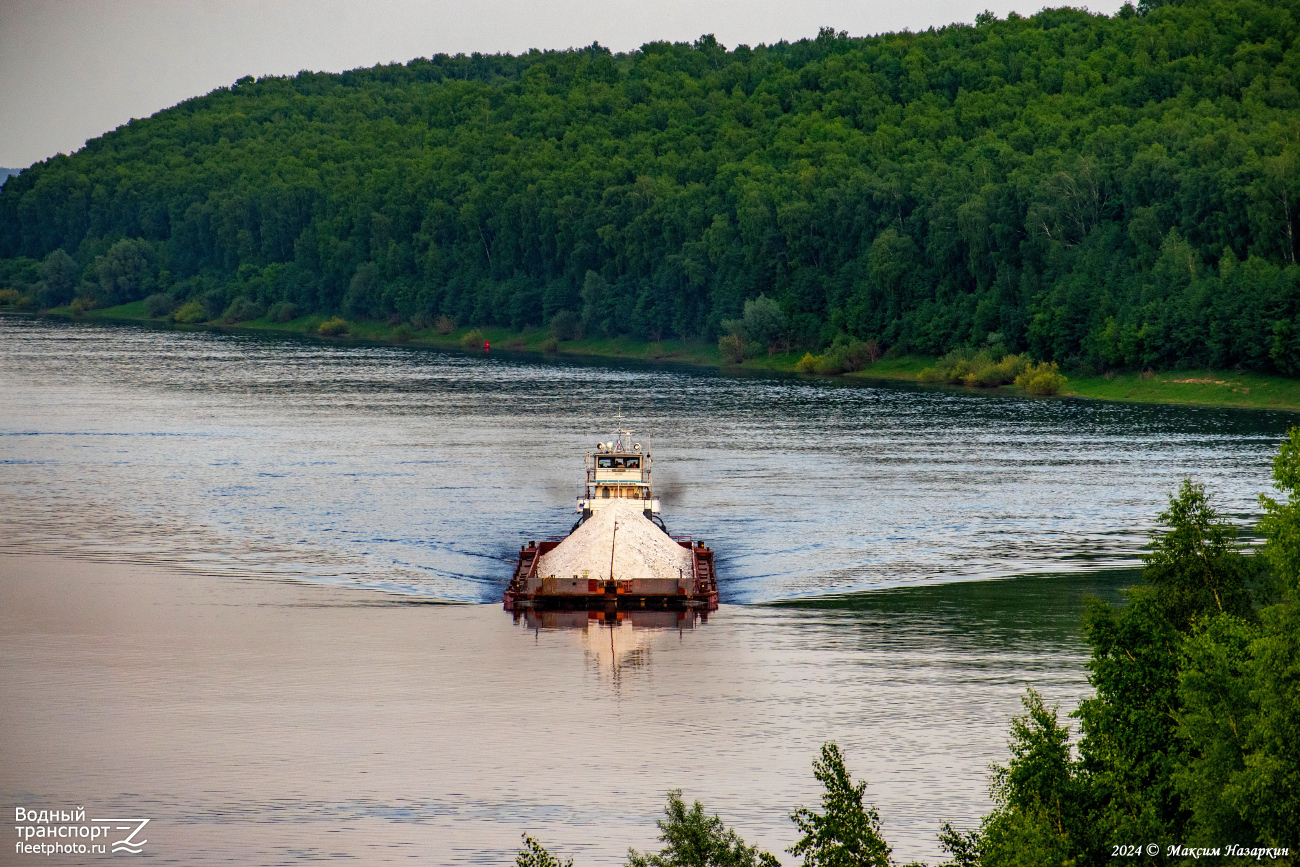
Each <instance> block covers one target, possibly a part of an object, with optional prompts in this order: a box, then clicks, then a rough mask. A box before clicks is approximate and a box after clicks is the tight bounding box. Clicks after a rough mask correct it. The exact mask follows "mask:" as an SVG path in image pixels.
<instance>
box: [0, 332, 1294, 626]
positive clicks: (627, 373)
mask: <svg viewBox="0 0 1300 867" xmlns="http://www.w3.org/2000/svg"><path fill="white" fill-rule="evenodd" d="M0 390H3V394H4V398H3V400H4V404H5V412H4V415H3V419H2V420H0V461H3V462H4V463H3V466H4V474H3V476H2V477H0V496H3V498H4V500H5V502H6V503H7V506H8V514H7V515H6V516H5V518H6V523H7V532H6V534H5V539H4V541H3V543H2V544H3V545H4V546H6V548H7V549H8V550H12V551H23V552H29V551H39V552H48V551H62V552H68V553H87V552H93V553H96V554H102V555H104V556H123V557H125V556H135V557H139V558H141V559H150V560H160V561H164V562H170V563H180V564H188V565H192V566H211V567H214V568H220V569H222V570H223V571H224V570H232V569H238V570H244V571H246V572H248V573H250V574H259V575H261V574H266V573H268V572H271V573H276V574H283V575H293V576H298V577H303V578H308V579H317V580H322V581H328V582H332V583H340V582H342V583H353V584H358V585H364V586H369V587H381V588H387V589H393V590H400V591H402V592H406V593H412V594H419V595H423V596H429V597H436V598H442V599H450V600H462V601H470V602H486V601H492V600H496V599H498V598H499V595H500V591H501V588H502V586H503V585H504V583H505V582H506V581H507V579H508V578H509V575H510V570H511V564H510V557H511V556H512V554H513V552H515V551H517V550H518V548H519V545H520V543H521V542H523V541H527V540H528V539H534V538H537V537H539V536H543V537H544V536H546V535H549V534H558V533H563V532H567V530H568V528H569V526H570V525H571V524H572V523H573V519H574V517H575V516H574V514H573V502H574V497H575V495H576V492H577V489H578V487H579V484H580V482H581V481H582V455H583V453H584V451H585V450H587V449H589V448H590V447H591V445H592V444H594V442H595V441H596V440H597V438H598V437H601V436H603V435H605V434H607V433H608V432H609V431H610V430H611V429H612V427H613V426H614V421H615V418H616V413H617V412H618V411H619V409H620V408H621V410H622V412H623V415H624V417H625V419H627V420H628V421H629V422H630V424H631V426H632V427H634V428H636V429H637V430H638V432H639V437H638V438H641V437H644V438H645V440H646V441H647V442H649V443H650V444H651V448H652V449H653V451H654V454H655V457H656V458H657V460H656V463H655V469H656V480H657V482H658V485H659V488H660V492H661V498H662V500H663V503H664V512H665V517H666V519H667V520H668V521H669V528H670V529H671V530H672V531H673V532H675V533H685V534H690V535H694V536H695V537H696V538H702V539H705V540H707V541H708V543H709V544H710V545H711V546H712V547H713V548H714V549H715V550H716V551H717V552H718V558H719V560H718V569H719V573H720V579H721V588H722V594H723V598H724V600H725V601H729V602H762V601H770V600H780V599H789V598H792V597H804V596H822V595H826V594H842V593H852V592H857V591H862V590H869V589H873V588H880V587H891V586H899V585H905V584H930V583H936V582H948V581H953V580H960V579H968V578H998V577H1005V576H1007V575H1023V574H1032V573H1040V572H1061V571H1075V570H1094V569H1098V568H1103V567H1111V566H1117V565H1126V564H1132V563H1133V562H1134V560H1135V558H1136V557H1137V556H1138V553H1139V551H1140V548H1141V546H1142V544H1143V542H1144V540H1145V534H1146V532H1147V530H1148V528H1149V527H1150V525H1151V523H1152V520H1153V516H1154V515H1155V514H1156V513H1157V512H1158V511H1159V510H1160V508H1161V506H1162V504H1163V503H1164V502H1165V497H1166V496H1167V495H1168V493H1169V492H1170V491H1172V490H1173V489H1174V488H1175V487H1176V486H1177V484H1178V481H1179V479H1180V478H1182V477H1183V476H1185V475H1188V474H1190V475H1194V476H1195V477H1196V478H1197V479H1198V480H1200V481H1202V482H1204V483H1205V484H1206V485H1207V486H1209V487H1210V488H1211V489H1212V490H1213V491H1214V492H1215V493H1216V494H1217V497H1218V504H1219V506H1220V507H1221V508H1222V509H1224V510H1225V511H1227V512H1229V513H1231V514H1234V515H1236V516H1239V517H1240V518H1242V519H1243V520H1244V519H1247V518H1248V517H1249V516H1251V515H1253V513H1254V512H1255V509H1256V503H1255V498H1256V496H1257V494H1258V493H1259V492H1260V491H1261V490H1264V489H1265V488H1266V486H1267V482H1268V474H1267V473H1268V461H1269V455H1270V453H1271V451H1272V450H1273V449H1275V448H1276V443H1277V441H1278V438H1279V435H1280V433H1281V432H1282V431H1283V430H1284V429H1285V426H1286V424H1287V423H1288V419H1290V418H1292V417H1291V416H1289V415H1284V414H1276V413H1260V412H1253V413H1251V412H1240V411H1230V410H1220V409H1188V408H1171V407H1144V406H1130V405H1119V404H1106V403H1097V402H1086V401H1072V400H1041V399H1026V398H1021V397H1004V396H996V397H992V396H986V395H972V394H967V393H962V392H953V391H943V390H934V389H927V390H922V389H917V388H906V387H901V386H897V385H889V386H880V387H871V386H864V385H861V384H857V383H844V382H837V381H803V380H797V379H778V378H762V377H730V376H721V375H718V374H716V373H712V372H694V371H679V370H655V369H643V368H637V367H626V366H625V367H617V368H611V367H606V366H595V365H591V366H579V365H575V364H572V363H568V362H565V361H558V360H557V361H548V360H538V359H521V358H515V357H499V356H493V357H490V358H484V357H482V356H479V355H448V354H444V353H438V352H428V351H420V350H406V349H394V348H366V347H335V346H321V345H317V344H312V343H302V342H284V341H280V340H267V339H264V338H257V337H248V336H236V335H220V334H211V333H203V332H199V333H182V332H169V331H154V330H146V329H136V328H123V327H94V326H85V325H65V324H52V323H49V322H44V321H32V320H15V319H0Z"/></svg>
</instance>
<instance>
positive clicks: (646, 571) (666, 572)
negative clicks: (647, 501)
mask: <svg viewBox="0 0 1300 867" xmlns="http://www.w3.org/2000/svg"><path fill="white" fill-rule="evenodd" d="M616 521H617V522H618V535H617V537H616V536H615V534H614V523H615V522H616ZM611 545H613V546H614V577H615V578H616V579H619V580H629V579H632V578H677V577H678V576H679V575H682V576H686V577H688V578H689V577H690V575H691V553H690V551H688V550H687V549H685V548H683V547H682V546H681V545H678V544H677V543H676V542H674V541H673V540H672V539H670V538H668V535H667V534H666V533H664V531H663V530H660V529H659V527H657V526H656V525H655V524H654V523H652V522H651V521H650V520H649V519H648V518H646V517H645V515H644V514H642V505H641V503H640V502H638V501H636V500H617V501H614V502H611V503H610V504H609V505H607V506H604V507H603V508H601V509H600V510H599V511H597V512H596V514H594V515H592V516H591V517H590V518H588V519H587V520H586V521H585V522H584V523H583V525H582V526H581V527H579V528H578V529H576V530H574V531H573V533H572V534H571V535H570V536H569V537H568V538H567V539H565V540H564V541H563V542H561V543H560V544H559V546H558V547H556V548H555V549H553V550H552V551H550V552H549V553H547V554H543V555H542V559H541V560H540V561H538V563H537V574H538V575H540V576H542V577H546V576H549V575H557V576H559V577H562V578H568V577H571V576H573V575H581V574H582V570H584V569H586V570H587V577H588V578H589V579H590V578H595V579H598V580H602V581H603V580H607V579H608V578H609V550H610V546H611Z"/></svg>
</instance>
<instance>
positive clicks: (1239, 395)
mask: <svg viewBox="0 0 1300 867" xmlns="http://www.w3.org/2000/svg"><path fill="white" fill-rule="evenodd" d="M49 313H50V315H54V316H64V317H68V318H78V319H83V320H88V321H103V322H139V323H150V324H156V325H171V324H172V323H170V322H169V321H168V320H166V319H151V318H150V317H149V316H148V314H147V313H146V312H145V309H144V302H143V301H137V302H134V303H132V304H123V305H121V306H118V307H109V308H106V309H103V310H89V311H86V312H84V313H81V314H79V315H75V316H74V314H73V312H72V311H71V309H70V308H57V309H55V310H51V311H49ZM329 318H330V317H327V316H326V315H325V314H322V313H314V314H311V315H308V316H300V317H298V318H296V319H293V320H290V321H288V322H273V321H271V320H270V319H267V318H265V317H264V318H261V319H254V320H250V321H247V322H240V323H237V324H232V325H223V324H219V323H204V324H201V325H193V326H176V327H201V328H216V329H220V330H246V331H258V332H265V333H283V334H295V335H299V336H307V337H315V338H317V339H320V340H325V341H330V342H335V341H337V342H350V341H351V342H358V341H359V342H365V343H391V344H395V345H405V346H414V347H427V348H432V349H457V350H461V349H481V348H482V346H483V341H488V342H489V343H490V344H491V346H492V348H493V349H496V350H498V351H501V350H505V351H507V352H533V353H539V354H544V355H555V356H577V357H586V358H593V359H594V358H616V359H628V360H639V361H649V362H653V363H656V364H685V365H691V366H695V367H713V368H726V369H727V370H732V371H753V372H755V373H761V372H773V373H795V372H796V368H795V365H796V364H797V363H798V362H799V359H800V358H802V357H803V354H804V353H803V352H802V351H797V352H785V353H782V352H778V353H775V354H773V355H768V356H762V357H759V358H754V359H750V360H747V361H745V362H744V363H743V364H726V363H725V362H724V361H723V358H722V354H721V352H720V351H719V350H718V346H717V344H716V343H703V342H698V341H689V340H676V339H669V340H660V341H647V340H637V339H634V338H631V337H626V336H622V337H599V338H597V337H584V338H581V339H578V340H566V341H558V340H556V339H555V338H554V337H553V336H552V335H551V333H550V332H549V331H547V330H544V329H525V330H524V331H512V330H511V329H509V328H494V327H484V328H456V329H454V330H452V331H450V332H448V333H446V334H441V333H439V332H438V331H437V330H436V329H434V328H423V329H416V328H413V327H412V326H411V325H410V324H408V323H401V324H396V325H390V324H387V323H383V322H347V323H346V332H345V333H343V334H340V335H337V336H334V337H322V336H321V335H320V334H319V333H318V330H319V328H320V326H321V324H322V323H323V322H325V321H326V320H327V319H329ZM934 362H935V359H934V358H932V357H928V356H921V355H906V356H902V357H899V358H882V359H881V360H879V361H877V362H874V363H872V364H869V365H867V366H866V367H865V368H864V369H862V370H860V371H857V372H856V373H849V374H845V375H844V376H845V378H848V379H886V380H897V381H902V382H919V381H920V380H919V376H920V373H921V371H922V370H924V369H925V368H926V367H930V366H932V365H933V364H934ZM1067 373H1069V379H1068V381H1067V382H1066V384H1065V387H1064V388H1063V389H1062V391H1061V395H1060V396H1061V397H1075V398H1084V399H1089V400H1109V401H1119V402H1125V403H1154V404H1181V405H1193V406H1225V407H1238V408H1243V409H1271V410H1282V411H1287V412H1300V380H1296V379H1291V378H1288V377H1285V376H1280V375H1271V376H1270V375H1265V374H1259V373H1251V372H1242V371H1224V370H1179V371H1146V372H1144V373H1136V372H1134V373H1113V374H1109V375H1105V376H1082V375H1080V374H1078V373H1070V372H1068V371H1067ZM933 387H936V388H952V386H933ZM979 391H983V392H985V393H994V392H1002V393H1006V392H1014V393H1023V392H1021V391H1020V390H1019V389H1017V388H1015V387H1012V386H1007V387H1003V388H997V389H979Z"/></svg>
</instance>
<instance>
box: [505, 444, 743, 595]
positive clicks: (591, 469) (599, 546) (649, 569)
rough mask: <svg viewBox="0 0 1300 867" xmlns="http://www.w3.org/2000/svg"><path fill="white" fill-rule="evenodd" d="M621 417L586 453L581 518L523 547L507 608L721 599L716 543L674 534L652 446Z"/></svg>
mask: <svg viewBox="0 0 1300 867" xmlns="http://www.w3.org/2000/svg"><path fill="white" fill-rule="evenodd" d="M632 433H633V431H630V430H624V429H623V426H622V423H621V422H620V424H619V426H618V430H617V431H616V435H615V437H614V439H612V440H609V441H608V442H600V443H597V444H596V448H595V450H594V451H592V452H589V453H588V454H587V455H586V458H585V460H584V463H585V467H586V476H587V477H586V481H585V483H584V485H583V487H582V492H581V493H580V494H579V495H578V498H577V504H576V511H577V512H578V513H579V518H578V520H577V522H576V523H575V524H574V525H573V528H572V529H571V530H570V531H569V534H568V535H567V536H552V537H551V538H550V539H546V540H543V541H530V542H529V543H528V544H527V545H523V546H521V547H520V550H519V559H518V560H517V561H516V563H515V570H514V574H513V575H512V576H511V578H510V584H509V585H508V586H507V587H506V590H505V595H504V602H505V608H506V610H507V611H519V610H523V609H533V610H544V611H605V612H617V611H632V610H667V611H684V610H698V611H701V612H708V611H713V610H715V609H717V607H718V581H717V575H716V574H715V572H714V568H713V551H712V550H710V549H709V548H708V547H706V546H705V544H704V543H703V542H702V541H699V540H696V539H694V538H692V537H690V536H672V535H670V534H669V533H668V529H667V527H666V526H665V525H664V522H663V518H662V517H661V516H660V514H659V500H658V499H657V498H656V497H655V494H654V485H653V482H652V480H651V455H650V450H649V448H646V449H644V450H643V449H642V448H641V444H640V443H639V442H635V441H634V440H633V439H632Z"/></svg>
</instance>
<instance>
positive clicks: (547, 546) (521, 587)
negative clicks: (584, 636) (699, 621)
mask: <svg viewBox="0 0 1300 867" xmlns="http://www.w3.org/2000/svg"><path fill="white" fill-rule="evenodd" d="M672 539H673V541H674V542H676V543H677V544H678V545H681V546H682V547H683V548H686V549H687V550H689V551H690V552H691V564H692V574H691V575H690V577H688V578H687V579H686V580H685V581H680V580H678V579H677V578H632V579H629V580H618V579H615V580H613V581H604V580H599V579H595V578H582V577H580V576H579V577H573V578H557V577H546V578H543V577H541V576H539V575H538V574H537V562H538V560H540V559H541V557H542V555H543V554H546V553H548V552H550V551H551V550H552V549H554V548H555V547H556V546H558V545H559V544H560V543H561V542H562V541H564V537H560V536H555V537H552V538H551V539H549V540H547V541H545V542H541V543H538V542H529V543H528V544H527V545H525V546H524V547H522V548H521V549H520V550H519V560H518V562H516V563H515V572H514V575H513V576H512V577H511V579H510V584H509V586H507V587H506V591H505V609H506V611H517V610H519V609H521V608H529V607H531V608H535V609H541V610H564V611H631V610H634V609H637V610H639V609H648V610H660V611H665V610H666V611H685V610H688V609H698V610H701V611H706V612H707V611H716V610H717V608H718V579H717V575H716V574H715V573H714V571H713V551H712V550H711V549H709V548H706V547H704V543H703V542H695V541H693V540H692V539H691V537H690V536H673V537H672Z"/></svg>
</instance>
